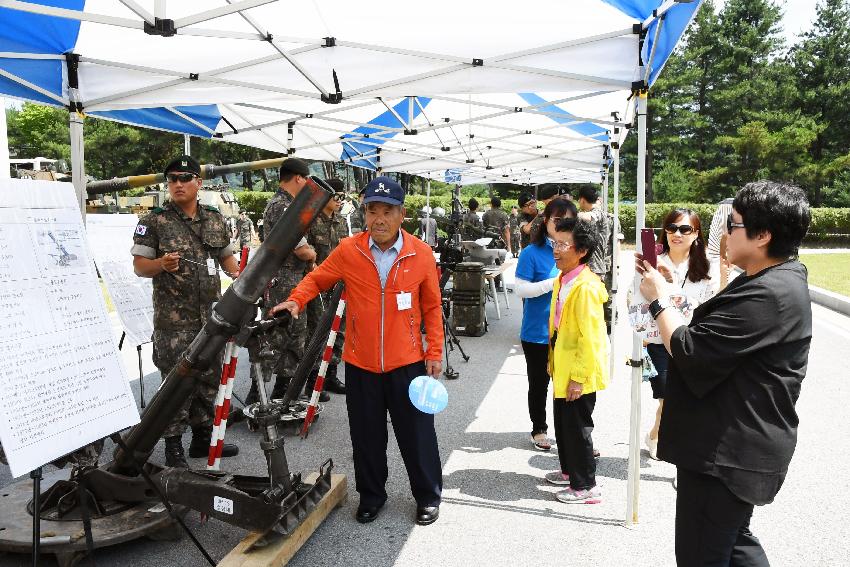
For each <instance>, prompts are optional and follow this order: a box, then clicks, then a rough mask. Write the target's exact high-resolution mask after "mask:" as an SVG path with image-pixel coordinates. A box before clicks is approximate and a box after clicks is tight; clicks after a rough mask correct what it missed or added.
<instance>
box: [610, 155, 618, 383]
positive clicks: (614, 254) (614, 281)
mask: <svg viewBox="0 0 850 567" xmlns="http://www.w3.org/2000/svg"><path fill="white" fill-rule="evenodd" d="M616 146H617V147H616V148H614V149H613V154H612V159H613V160H614V211H613V215H614V223H613V226H612V227H611V233H612V234H613V235H614V239H613V241H612V245H613V247H614V249H613V250H612V251H611V368H610V372H609V376H610V377H611V379H612V380H613V378H614V369H615V366H616V360H617V354H616V351H617V349H616V348H615V347H616V344H617V342H616V340H615V338H616V336H617V335H616V332H615V330H616V328H617V289H618V288H619V287H620V284H619V283H618V282H619V279H620V239H619V238H618V236H619V234H620V144H619V141H618V142H617V144H616Z"/></svg>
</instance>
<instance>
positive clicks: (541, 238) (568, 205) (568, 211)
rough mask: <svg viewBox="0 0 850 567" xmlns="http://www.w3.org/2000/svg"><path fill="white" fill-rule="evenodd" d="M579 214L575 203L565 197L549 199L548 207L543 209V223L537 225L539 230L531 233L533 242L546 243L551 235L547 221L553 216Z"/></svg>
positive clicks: (573, 216)
mask: <svg viewBox="0 0 850 567" xmlns="http://www.w3.org/2000/svg"><path fill="white" fill-rule="evenodd" d="M577 216H578V209H576V206H575V203H573V202H572V201H569V200H567V199H564V198H563V197H557V198H555V199H552V200H551V201H549V203H548V204H547V205H546V208H545V209H543V223H542V224H540V225H539V226H538V227H537V231H535V232H534V233H533V234H532V235H531V243H532V244H536V245H537V246H543V245H544V244H546V237H547V236H549V235H548V233H547V232H546V223H547V222H549V219H550V218H552V217H570V218H576V217H577Z"/></svg>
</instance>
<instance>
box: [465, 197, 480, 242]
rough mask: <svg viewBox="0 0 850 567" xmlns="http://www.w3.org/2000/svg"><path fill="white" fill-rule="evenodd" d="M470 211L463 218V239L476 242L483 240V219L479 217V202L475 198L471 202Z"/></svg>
mask: <svg viewBox="0 0 850 567" xmlns="http://www.w3.org/2000/svg"><path fill="white" fill-rule="evenodd" d="M468 204H469V210H468V211H467V212H466V213H465V214H464V215H463V216H462V217H461V222H462V223H463V225H462V226H463V228H462V230H461V238H463V239H464V240H475V239H476V238H481V235H482V228H481V219H480V218H479V217H478V201H476V200H475V198H474V197H473V198H472V199H470V200H469V203H468Z"/></svg>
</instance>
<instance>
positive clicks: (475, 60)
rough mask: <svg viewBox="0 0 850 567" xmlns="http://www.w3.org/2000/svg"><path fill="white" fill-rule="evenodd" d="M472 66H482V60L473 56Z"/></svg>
mask: <svg viewBox="0 0 850 567" xmlns="http://www.w3.org/2000/svg"><path fill="white" fill-rule="evenodd" d="M472 66H473V67H483V66H484V60H483V59H478V58H475V57H473V59H472Z"/></svg>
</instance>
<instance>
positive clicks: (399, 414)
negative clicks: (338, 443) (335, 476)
mask: <svg viewBox="0 0 850 567" xmlns="http://www.w3.org/2000/svg"><path fill="white" fill-rule="evenodd" d="M423 374H425V363H424V362H417V363H415V364H409V365H407V366H402V367H401V368H396V369H395V370H392V371H390V372H384V373H374V372H369V371H367V370H363V369H362V368H358V367H356V366H354V365H352V364H348V363H346V364H345V390H346V396H345V403H346V406H347V407H348V426H349V429H350V431H351V445H352V448H353V449H354V479H355V482H356V485H357V492H358V493H359V494H360V505H361V506H368V507H373V506H376V507H377V506H381V505H383V504H384V502H386V500H387V492H386V489H385V485H386V482H387V475H388V470H387V440H388V434H387V412H389V414H390V418H391V420H392V425H393V431H394V432H395V438H396V441H397V442H398V447H399V450H400V451H401V458H402V459H403V460H404V465H405V467H406V468H407V477H408V478H409V479H410V489H411V491H412V492H413V498H414V499H415V500H416V504H417V506H438V505H439V504H440V494H441V493H442V490H443V470H442V465H441V463H440V451H439V449H438V448H437V433H436V431H435V430H434V416H433V415H430V414H426V413H423V412H421V411H419V410H418V409H416V408H415V407H413V404H412V403H411V402H410V398H409V397H408V395H407V389H408V387H409V386H410V382H411V381H412V380H413V379H414V378H416V377H417V376H422V375H423Z"/></svg>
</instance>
